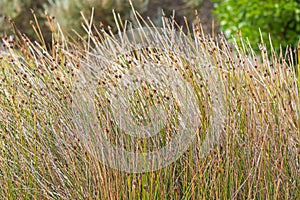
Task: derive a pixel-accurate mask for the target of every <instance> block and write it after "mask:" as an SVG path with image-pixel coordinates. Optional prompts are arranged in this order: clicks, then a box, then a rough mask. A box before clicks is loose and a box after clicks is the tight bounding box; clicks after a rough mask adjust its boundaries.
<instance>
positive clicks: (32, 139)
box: [0, 10, 300, 199]
mask: <svg viewBox="0 0 300 200" xmlns="http://www.w3.org/2000/svg"><path fill="white" fill-rule="evenodd" d="M133 11H134V10H133ZM134 13H135V16H136V17H137V18H136V20H137V22H139V23H137V24H138V26H137V28H144V27H145V26H146V27H147V26H148V27H152V28H154V29H157V27H155V26H153V24H152V22H151V21H150V22H147V23H146V20H143V19H140V18H139V15H138V13H137V12H136V11H134ZM48 19H49V23H50V27H51V31H52V34H53V42H52V46H51V48H47V47H46V45H45V44H43V42H34V41H30V40H29V39H28V38H26V36H23V35H22V34H19V32H17V31H16V34H15V36H14V39H12V38H11V39H10V38H7V37H4V38H3V43H4V45H5V46H6V48H7V52H6V53H5V54H4V55H2V54H1V72H0V116H2V117H1V118H0V136H1V143H0V161H1V162H0V196H2V197H6V198H7V199H27V198H32V199H74V198H77V199H88V198H90V199H221V198H224V199H246V198H255V199H256V198H257V199H298V198H299V197H300V194H299V190H298V188H299V182H300V180H299V173H300V171H299V170H300V166H299V93H298V91H299V88H298V85H297V81H299V78H298V80H297V76H296V73H295V71H294V67H295V66H293V65H291V63H292V62H290V61H289V60H291V59H292V58H290V57H289V56H290V52H288V51H287V52H286V53H284V52H281V53H280V54H279V55H276V54H275V53H274V52H273V51H272V52H271V54H270V55H271V56H269V54H268V52H267V49H266V48H265V45H264V44H263V43H262V44H261V46H260V49H261V55H255V54H254V53H253V51H252V48H251V46H250V45H249V44H248V43H247V42H245V41H244V40H241V41H239V43H240V42H241V44H242V45H238V44H237V43H233V45H230V44H228V42H227V41H226V39H225V38H224V37H222V36H220V37H219V38H218V40H215V39H214V38H211V37H210V36H207V35H204V34H203V32H202V31H201V24H200V23H199V24H197V25H196V26H195V27H194V29H193V35H191V36H187V38H188V41H189V43H187V44H186V46H183V47H182V48H184V50H185V51H187V52H188V54H189V56H191V57H193V56H194V57H195V59H194V60H193V59H188V58H187V57H185V56H186V54H181V53H180V51H177V52H176V50H175V51H174V52H170V51H166V50H167V49H169V48H170V44H172V41H170V40H169V38H168V35H163V34H159V35H158V36H159V37H160V38H162V41H164V43H163V45H162V46H161V48H160V49H157V48H156V49H148V50H149V52H146V51H145V49H143V50H142V51H135V52H129V53H130V55H129V56H128V57H126V56H122V54H118V53H120V52H118V50H120V49H119V48H118V46H117V45H118V41H119V40H116V38H114V37H115V36H114V35H113V34H111V35H108V34H107V33H106V31H105V30H104V28H102V29H100V30H98V29H97V28H96V29H92V28H93V26H91V23H90V22H88V23H87V27H90V28H87V30H88V33H89V39H88V40H85V39H84V38H81V40H79V41H76V42H75V41H74V42H72V41H69V40H68V39H67V37H64V33H63V32H62V31H61V30H60V29H59V26H58V25H57V24H56V22H55V21H53V19H52V18H51V19H50V18H48ZM163 21H164V28H166V29H167V30H170V31H172V30H180V27H178V26H176V23H175V22H174V21H172V20H168V19H165V18H164V19H163ZM116 22H117V25H116V26H117V27H119V30H120V33H123V31H125V30H132V29H128V28H127V27H128V26H130V24H129V23H128V22H127V23H122V21H121V20H119V19H118V20H116ZM158 33H161V32H158ZM180 33H181V34H183V33H182V32H180ZM41 35H42V34H41ZM128 36H129V35H121V36H120V37H121V38H126V37H128ZM107 39H110V40H111V41H112V42H113V43H110V45H106V44H107V43H105V42H106V41H108V40H107ZM146 39H147V38H146ZM89 41H90V42H89ZM168 41H169V43H168ZM91 49H96V50H97V49H98V51H94V52H93V51H91ZM190 49H192V50H191V51H189V50H190ZM91 52H92V53H91ZM120 55H121V56H120ZM99 56H102V57H99ZM197 57H200V58H203V60H202V61H201V62H196V63H192V61H197ZM260 57H261V59H260ZM109 58H114V59H112V60H108V59H109ZM189 58H190V57H189ZM105 59H106V60H108V61H113V62H115V63H117V64H123V66H124V68H125V70H123V71H122V70H121V68H120V65H117V64H116V65H114V66H112V65H109V66H106V65H100V64H103V63H102V61H101V60H105ZM139 59H140V60H143V59H144V60H147V61H148V62H150V63H151V62H157V61H160V62H162V63H164V64H166V63H167V64H168V65H167V66H169V65H170V66H171V68H172V69H173V70H177V71H179V72H180V73H182V75H183V76H186V78H187V80H188V81H190V82H191V83H192V85H193V89H194V91H195V92H196V94H197V99H198V101H197V105H198V106H199V109H200V113H201V114H200V115H201V116H200V119H201V120H200V124H199V130H198V132H197V136H196V141H195V142H194V143H193V144H192V145H191V146H190V147H189V149H188V150H187V151H186V152H185V153H184V154H183V155H182V156H181V157H180V158H179V159H178V160H177V161H176V162H174V163H172V164H170V165H168V166H166V167H165V168H162V169H159V170H157V171H153V172H147V173H140V174H134V173H133V174H130V173H124V172H122V171H118V170H114V169H110V168H109V167H107V166H106V165H104V164H102V163H101V162H99V160H98V159H97V156H95V155H94V154H92V152H91V151H90V150H89V149H88V148H87V146H86V145H85V144H84V141H83V140H82V137H81V136H80V135H79V133H78V129H77V127H76V120H74V118H73V117H74V116H73V112H72V110H73V109H74V108H72V105H74V104H73V101H74V99H73V97H74V95H73V94H74V90H75V89H76V88H74V86H75V85H76V84H75V82H76V81H84V80H81V79H78V78H76V75H78V74H79V72H81V71H86V72H87V74H88V73H91V71H92V69H93V68H94V67H95V68H96V69H98V68H101V71H95V73H96V75H100V77H102V79H99V80H98V82H99V83H100V84H99V85H98V86H97V87H98V90H97V91H98V96H96V97H97V98H95V99H93V100H95V102H97V101H99V102H102V103H103V99H101V98H103V97H108V96H105V95H106V94H107V93H103V91H104V92H105V90H104V89H105V87H103V85H104V84H107V83H108V82H109V81H110V82H112V83H114V81H117V79H118V77H119V76H120V75H121V76H122V75H123V73H124V72H125V73H127V71H129V70H131V69H134V68H135V67H137V64H136V63H135V62H137V63H138V62H139V61H140V60H139ZM99 60H100V61H101V62H100V61H99ZM107 63H111V62H107ZM113 67H115V68H116V69H117V70H113V69H115V68H113ZM203 69H207V70H203ZM99 73H100V74H99ZM83 78H84V77H83ZM216 80H218V81H217V82H216ZM220 83H221V84H220ZM214 86H215V87H217V86H218V87H219V86H221V88H220V89H221V90H222V91H224V93H222V96H221V98H223V99H222V101H220V102H222V104H223V103H224V104H223V106H224V113H221V114H222V115H224V116H221V117H223V118H222V119H224V123H223V124H222V127H223V128H222V130H221V131H220V137H219V138H220V143H219V144H215V146H213V148H212V149H211V150H210V151H209V152H208V153H207V154H206V155H205V156H200V155H201V154H199V149H200V146H201V145H202V142H203V138H204V137H205V136H207V133H208V131H209V130H210V128H211V124H210V122H211V114H212V113H213V112H212V109H213V105H218V102H219V101H216V97H217V98H219V96H218V95H220V94H219V93H218V91H219V90H218V89H213V90H212V89H211V88H215V87H214ZM144 90H145V91H141V90H140V91H136V92H137V93H136V95H137V96H133V97H132V98H133V99H132V100H133V101H132V103H133V108H135V109H133V110H131V112H132V113H131V114H135V115H138V116H140V117H144V119H143V120H146V121H147V120H149V119H151V117H150V118H149V117H147V116H145V115H148V114H149V113H148V111H147V110H145V109H144V108H143V107H142V106H141V104H139V103H137V102H136V101H137V100H138V101H141V102H144V104H145V105H147V103H149V104H158V103H159V101H162V102H163V101H164V99H167V98H171V94H168V92H167V91H164V90H160V91H159V92H157V93H155V92H154V91H155V88H153V85H152V86H151V85H147V84H145V85H144ZM151 95H152V97H151ZM156 96H157V97H156ZM147 97H148V98H149V99H150V101H147V102H146V101H145V99H147ZM153 97H155V98H153ZM101 100H102V101H101ZM106 100H107V99H106ZM75 105H76V104H75ZM103 105H104V106H105V104H101V105H100V106H98V107H97V109H98V111H99V121H100V122H103V121H104V122H105V121H108V119H106V118H104V117H105V116H106V115H101V111H103V110H101V109H103V108H105V107H103ZM165 106H170V105H168V104H165ZM172 106H173V107H171V108H173V110H174V112H173V113H170V115H169V116H168V118H167V122H168V124H169V125H170V126H169V127H168V126H167V127H165V129H164V130H163V132H162V134H161V137H160V138H154V139H153V140H152V141H151V140H147V141H136V144H137V146H138V147H139V148H140V150H141V151H143V150H145V148H149V147H147V146H146V147H145V145H146V144H147V145H155V144H156V142H157V141H160V142H162V143H157V144H159V145H161V144H164V143H166V142H167V141H168V139H169V137H172V134H170V131H169V130H170V127H172V125H176V123H177V121H176V120H177V119H176V116H178V113H177V112H180V109H177V108H176V104H172ZM145 107H146V106H145ZM102 113H103V112H102ZM111 114H114V113H111ZM143 120H142V121H141V122H143ZM112 124H113V125H114V123H112ZM107 128H108V132H113V133H115V135H113V134H110V135H109V136H110V137H112V138H111V141H115V142H116V143H118V145H119V144H121V145H124V144H125V143H122V142H123V141H126V140H127V139H128V138H126V137H123V138H118V137H117V136H118V135H117V133H118V129H117V127H115V126H109V127H107ZM117 139H120V141H118V140H117ZM121 139H122V140H121ZM129 141H130V140H129ZM151 142H152V143H151ZM130 144H132V143H129V144H125V145H130ZM129 147H130V146H129Z"/></svg>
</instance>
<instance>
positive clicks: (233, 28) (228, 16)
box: [213, 0, 300, 50]
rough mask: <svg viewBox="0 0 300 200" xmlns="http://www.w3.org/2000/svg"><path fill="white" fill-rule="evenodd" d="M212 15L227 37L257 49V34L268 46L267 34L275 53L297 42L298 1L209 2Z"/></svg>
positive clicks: (258, 38) (222, 0) (299, 34)
mask: <svg viewBox="0 0 300 200" xmlns="http://www.w3.org/2000/svg"><path fill="white" fill-rule="evenodd" d="M213 2H215V3H216V4H215V7H216V8H215V11H214V14H215V15H216V17H217V18H218V19H219V23H220V28H221V30H222V31H223V32H224V34H225V35H226V36H227V37H232V36H236V34H235V33H237V32H239V33H241V34H242V35H243V37H247V38H248V39H249V41H250V43H251V44H252V46H253V48H255V49H258V44H259V43H260V33H259V29H260V30H261V32H262V36H263V39H264V42H265V43H266V44H267V45H268V43H269V34H270V35H271V38H272V44H273V46H274V48H275V50H279V47H280V44H281V45H282V47H284V48H285V47H286V46H287V45H292V46H293V47H296V44H297V42H298V40H299V39H300V1H298V0H297V1H296V0H265V1H261V0H251V1H248V0H213Z"/></svg>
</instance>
